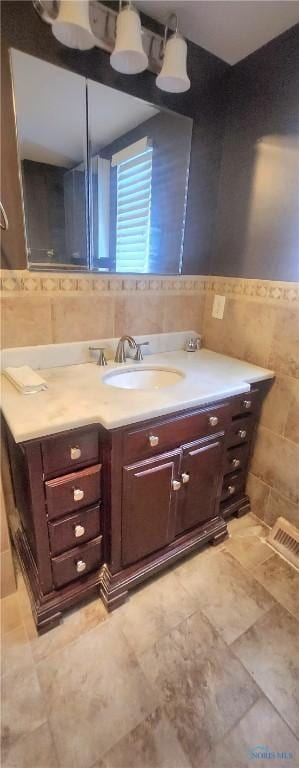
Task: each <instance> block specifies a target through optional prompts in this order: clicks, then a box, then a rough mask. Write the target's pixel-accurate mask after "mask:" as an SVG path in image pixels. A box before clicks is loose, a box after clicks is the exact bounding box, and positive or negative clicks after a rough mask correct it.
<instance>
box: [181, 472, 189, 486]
mask: <svg viewBox="0 0 299 768" xmlns="http://www.w3.org/2000/svg"><path fill="white" fill-rule="evenodd" d="M189 480H190V475H189V474H188V472H182V483H184V485H186V483H189Z"/></svg>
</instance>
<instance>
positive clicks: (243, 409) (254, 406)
mask: <svg viewBox="0 0 299 768" xmlns="http://www.w3.org/2000/svg"><path fill="white" fill-rule="evenodd" d="M260 403H261V393H260V392H259V390H258V389H253V390H251V392H245V394H244V395H238V397H234V399H233V403H232V407H233V417H234V416H240V415H241V414H242V413H257V411H258V410H259V407H260Z"/></svg>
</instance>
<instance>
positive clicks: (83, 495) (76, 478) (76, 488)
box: [45, 464, 101, 519]
mask: <svg viewBox="0 0 299 768" xmlns="http://www.w3.org/2000/svg"><path fill="white" fill-rule="evenodd" d="M45 489H46V498H47V505H48V517H49V518H50V519H53V518H55V517H62V516H63V515H65V514H66V513H67V512H72V511H73V510H74V509H81V508H82V507H88V506H90V505H91V504H94V503H95V502H96V501H99V499H100V495H101V464H96V465H95V466H94V467H87V469H82V470H81V472H72V473H71V474H70V475H64V477H56V478H55V479H54V480H47V481H46V483H45Z"/></svg>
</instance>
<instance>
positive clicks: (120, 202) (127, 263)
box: [116, 147, 153, 272]
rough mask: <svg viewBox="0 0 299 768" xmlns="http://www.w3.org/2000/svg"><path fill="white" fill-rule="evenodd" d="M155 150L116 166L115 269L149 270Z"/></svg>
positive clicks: (147, 150) (128, 270)
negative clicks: (153, 158)
mask: <svg viewBox="0 0 299 768" xmlns="http://www.w3.org/2000/svg"><path fill="white" fill-rule="evenodd" d="M152 154H153V148H152V147H148V148H147V149H146V150H145V151H144V152H142V153H141V154H139V155H137V156H135V157H132V158H130V159H129V160H125V161H123V162H121V163H119V165H118V166H117V215H116V271H117V272H147V271H148V265H149V253H150V226H151V191H152Z"/></svg>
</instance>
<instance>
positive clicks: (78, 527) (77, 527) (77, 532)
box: [75, 523, 85, 539]
mask: <svg viewBox="0 0 299 768" xmlns="http://www.w3.org/2000/svg"><path fill="white" fill-rule="evenodd" d="M84 533H85V528H84V526H83V525H80V523H78V525H75V536H76V539H80V536H84Z"/></svg>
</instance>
